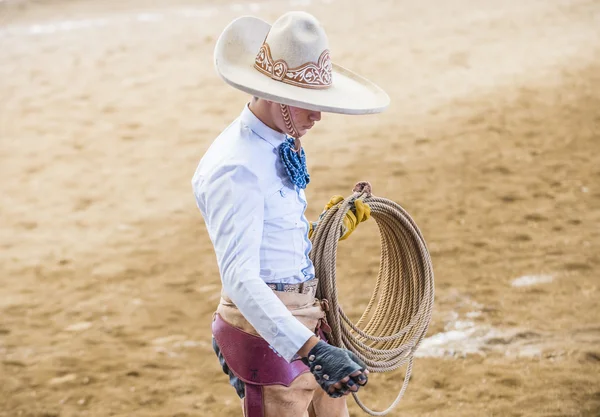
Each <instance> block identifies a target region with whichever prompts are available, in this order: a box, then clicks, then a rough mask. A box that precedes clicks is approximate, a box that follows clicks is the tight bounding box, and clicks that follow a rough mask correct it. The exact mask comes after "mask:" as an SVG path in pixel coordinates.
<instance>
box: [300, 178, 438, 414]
mask: <svg viewBox="0 0 600 417" xmlns="http://www.w3.org/2000/svg"><path fill="white" fill-rule="evenodd" d="M353 191H354V194H353V195H351V196H349V197H348V198H346V199H342V200H339V199H337V200H338V201H337V202H335V201H334V200H333V199H332V202H333V204H332V205H331V207H329V209H327V210H326V211H325V212H324V213H322V215H321V217H320V219H319V222H318V227H316V228H315V229H314V231H311V240H312V242H313V250H312V252H311V259H312V261H313V263H314V265H315V272H316V276H317V277H319V286H318V290H317V297H318V298H319V299H327V300H328V304H329V309H328V311H327V312H326V314H327V321H328V323H329V326H330V327H331V329H332V333H331V335H330V338H329V343H330V344H331V345H333V346H337V347H339V348H345V349H348V350H349V351H350V352H352V359H353V361H354V362H355V363H356V364H358V365H357V367H359V366H362V365H365V364H366V367H367V369H368V370H369V371H371V372H386V371H392V370H395V369H398V368H400V367H401V366H403V365H405V364H406V365H407V368H406V375H405V377H404V382H403V384H402V387H401V389H400V392H399V393H398V396H397V397H396V399H395V400H394V402H393V403H392V404H391V405H390V407H388V408H387V409H386V410H384V411H380V412H378V411H373V410H371V409H369V408H368V407H366V406H365V405H364V404H363V403H362V402H361V400H360V399H359V398H358V395H357V394H354V393H353V395H354V399H355V400H356V402H357V404H358V405H359V406H360V407H361V408H362V409H363V411H365V412H367V413H368V414H370V415H374V416H381V415H385V414H387V413H389V412H390V411H391V410H392V409H393V408H394V407H395V406H396V405H397V404H398V403H399V402H400V400H401V398H402V396H403V395H404V392H405V391H406V387H407V384H408V381H409V380H410V374H411V372H412V365H413V355H414V353H415V351H416V350H417V348H418V347H419V344H420V343H421V341H422V340H423V338H424V337H425V334H426V333H427V329H428V327H429V322H430V320H431V311H432V307H433V300H434V277H433V267H432V264H431V258H430V256H429V252H428V250H427V246H426V244H425V240H424V239H423V236H422V234H421V232H420V231H419V229H418V227H417V225H416V224H415V223H414V221H413V220H412V219H411V217H410V216H409V215H408V213H406V211H405V210H404V209H403V208H402V207H401V206H400V205H398V204H396V203H395V202H393V201H390V200H388V199H385V198H380V197H374V196H372V195H371V186H370V184H369V183H366V182H362V183H358V184H357V185H356V187H355V188H354V190H353ZM365 206H366V208H365ZM350 214H351V215H350ZM369 216H372V217H373V218H374V219H375V221H376V222H377V225H378V227H379V231H380V235H381V244H382V250H381V264H380V269H379V274H378V277H377V281H376V283H375V289H374V291H373V295H372V296H371V299H370V301H369V303H368V305H367V308H366V310H365V312H364V313H363V315H362V316H361V318H360V319H359V320H358V322H357V323H356V324H354V323H352V321H351V320H350V319H349V318H348V316H347V315H346V314H345V313H344V311H343V309H342V308H341V306H340V304H339V303H338V299H337V283H336V256H337V245H338V241H339V240H342V239H341V238H346V237H348V235H349V234H350V233H352V231H353V230H354V229H355V227H356V225H357V224H358V223H360V222H361V221H364V220H366V219H368V218H369ZM352 218H354V223H352ZM318 347H319V346H315V349H317V348H318ZM321 349H322V347H321ZM315 352H316V351H315ZM350 352H348V353H350ZM317 353H318V354H316V353H315V355H314V358H315V359H318V357H319V356H322V353H323V352H321V351H320V352H317ZM354 358H356V360H354ZM310 359H311V356H310V355H309V357H308V358H307V362H306V363H307V364H308V365H309V366H310V368H311V372H312V373H313V374H314V375H315V378H317V381H318V382H319V383H320V384H321V386H327V385H328V384H329V382H328V381H327V380H325V381H324V380H323V377H324V371H323V367H324V366H323V365H322V364H320V361H316V360H313V361H311V360H310ZM318 362H319V363H318ZM363 369H364V368H363ZM340 371H341V373H346V374H347V371H348V370H347V369H342V370H340ZM328 372H330V373H332V375H327V376H328V379H329V381H336V377H337V373H336V374H333V373H334V372H335V370H333V369H332V370H328ZM329 385H330V384H329Z"/></svg>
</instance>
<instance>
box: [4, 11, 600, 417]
mask: <svg viewBox="0 0 600 417" xmlns="http://www.w3.org/2000/svg"><path fill="white" fill-rule="evenodd" d="M291 9H302V10H307V11H309V12H311V13H313V14H315V15H316V16H317V17H318V18H319V19H320V20H321V21H322V22H323V24H324V25H325V27H326V29H327V31H328V34H329V38H330V43H331V49H332V56H333V59H334V61H336V62H338V63H339V64H341V65H344V66H347V67H349V68H352V69H354V70H355V71H357V72H359V73H361V74H364V75H365V76H367V77H369V78H371V79H372V80H373V81H375V82H377V83H378V84H380V85H381V86H382V87H383V88H385V89H386V90H387V91H388V92H389V94H390V96H391V98H392V104H391V106H390V108H389V110H388V111H387V112H385V113H383V114H381V115H372V116H358V117H351V116H341V115H326V114H324V115H323V116H324V117H323V120H322V121H321V122H320V124H318V125H317V126H316V127H315V128H314V129H313V131H312V132H311V133H310V135H309V136H307V138H306V140H304V141H303V143H304V145H305V148H306V151H307V154H308V165H309V169H310V172H311V174H312V182H311V185H310V186H309V188H308V189H307V196H308V199H309V208H308V211H307V216H308V217H309V218H310V219H314V218H315V217H316V216H317V214H318V213H319V212H320V210H321V207H322V206H323V204H324V203H325V202H326V201H327V200H328V199H329V197H330V196H331V195H333V194H344V195H347V194H349V192H350V190H351V188H352V186H353V185H354V183H355V182H356V181H358V180H369V181H371V183H372V184H373V187H374V193H375V194H377V195H380V196H384V197H387V198H390V199H392V200H395V201H397V202H398V203H400V204H401V205H402V206H403V207H405V208H406V209H407V210H408V212H409V213H410V214H411V216H412V217H413V218H414V220H415V221H416V222H417V224H418V225H419V227H420V228H421V230H422V231H423V233H424V236H425V238H426V240H427V242H428V245H429V248H430V250H431V254H432V259H433V263H434V271H435V277H436V303H435V311H434V315H433V320H432V323H431V327H430V330H429V333H428V338H427V339H425V341H424V342H423V345H422V347H421V349H420V350H419V352H418V358H417V359H416V362H415V367H414V375H413V378H412V380H411V382H410V384H409V387H408V390H407V392H406V396H405V399H404V400H403V401H402V402H401V404H400V406H399V407H398V408H397V409H396V410H395V411H394V412H393V413H392V414H391V415H392V416H436V417H437V416H460V417H467V416H468V417H479V416H502V417H503V416H515V417H516V416H527V417H529V416H532V417H533V416H535V417H537V416H547V417H550V416H552V417H559V416H586V417H592V416H600V321H599V319H600V306H599V300H600V290H599V285H600V277H599V271H600V2H599V1H597V0H529V1H523V0H484V1H476V0H446V1H442V0H437V1H434V0H423V1H419V2H416V1H408V0H401V1H399V0H394V1H392V0H384V1H377V2H373V1H371V2H360V1H351V2H350V1H342V0H328V1H326V0H312V1H309V0H304V1H300V0H297V1H293V2H290V1H271V2H266V3H247V2H242V3H233V2H225V1H223V2H209V1H206V0H199V1H196V2H192V1H187V2H184V1H178V0H177V1H167V0H156V1H151V0H147V1H144V0H135V1H127V2H125V1H116V0H110V1H84V0H79V1H77V0H73V1H66V0H55V1H53V0H45V1H44V0H39V1H17V0H4V1H0V97H1V101H0V178H1V180H0V288H1V290H0V295H1V297H0V359H1V362H0V416H3V417H4V416H7V417H8V416H10V417H13V416H15V417H16V416H23V417H58V416H60V417H67V416H140V417H150V416H155V417H159V416H161V417H163V416H168V417H184V416H189V417H191V416H203V417H213V416H214V417H216V416H231V417H233V416H240V415H241V413H240V409H239V403H238V401H237V399H236V396H235V394H234V391H233V389H232V388H230V387H229V386H228V384H227V380H226V378H225V377H224V375H222V373H221V371H220V369H219V366H218V363H217V361H216V359H215V357H214V354H213V352H212V349H211V346H210V331H209V329H210V320H211V315H212V312H213V311H214V309H215V307H216V304H217V302H218V297H219V290H220V281H219V277H218V273H217V268H216V263H215V257H214V253H213V251H212V247H211V245H210V241H209V239H208V236H207V233H206V230H205V228H204V224H203V220H202V218H201V216H200V213H199V211H198V210H197V209H196V206H195V202H194V198H193V195H192V191H191V185H190V180H191V177H192V174H193V172H194V170H195V167H196V164H197V163H198V161H199V159H200V158H201V156H202V155H203V152H204V151H205V150H206V149H207V147H208V146H209V144H210V142H211V141H212V140H213V139H214V138H215V137H216V135H218V133H219V132H220V131H221V130H222V129H223V128H224V127H226V125H227V124H228V123H229V122H230V121H231V120H233V119H234V118H235V117H237V115H238V114H239V112H240V111H241V109H242V106H243V105H244V103H245V102H246V100H247V97H246V96H245V95H244V94H242V93H240V92H237V91H235V90H233V89H231V88H229V87H227V86H226V85H225V84H224V83H223V82H222V81H221V80H220V79H219V78H218V76H217V75H216V73H215V71H214V69H213V65H212V49H213V46H214V43H215V40H216V37H217V36H218V35H219V33H220V31H221V30H222V28H223V27H224V26H225V25H226V24H227V23H228V22H229V21H230V20H232V19H233V18H234V17H236V16H239V15H242V14H254V15H257V16H260V17H263V18H265V19H267V20H269V21H273V20H274V19H276V18H277V17H278V16H279V15H280V14H282V13H284V12H285V11H288V10H291ZM365 253H366V254H367V257H368V258H367V259H368V260H367V261H366V262H364V261H360V262H359V261H357V259H358V258H359V257H360V258H362V257H363V256H364V254H365ZM378 257H379V240H378V237H377V228H376V225H375V223H374V222H373V223H366V224H365V225H364V226H361V228H360V230H358V231H357V232H356V233H355V235H353V237H352V238H351V239H350V240H348V241H346V242H344V243H343V244H342V245H341V248H340V255H339V274H338V276H339V277H341V278H340V279H341V281H342V284H341V285H342V288H341V293H342V294H341V299H342V303H343V305H344V306H345V309H346V310H347V311H349V312H350V313H351V314H352V315H354V316H356V315H357V314H358V313H359V312H360V311H361V310H362V309H363V308H364V306H365V304H366V302H367V300H368V294H369V293H370V291H371V290H372V286H373V283H374V279H375V276H376V274H377V270H378V265H379V258H378ZM402 375H403V373H402V372H397V373H393V374H385V375H375V376H374V377H373V378H372V379H371V381H370V383H369V386H368V387H367V388H366V389H364V393H363V394H362V398H363V399H364V401H365V402H366V403H367V404H368V405H370V406H372V407H374V408H376V409H382V408H384V407H387V405H388V404H389V403H390V402H391V401H392V400H393V398H394V397H395V394H396V392H397V390H398V389H399V388H400V386H401V384H402V378H403V377H402ZM350 402H351V404H352V405H351V415H352V416H353V417H358V416H361V415H363V414H362V412H361V411H360V410H359V409H358V408H357V407H356V405H354V403H353V401H352V400H350Z"/></svg>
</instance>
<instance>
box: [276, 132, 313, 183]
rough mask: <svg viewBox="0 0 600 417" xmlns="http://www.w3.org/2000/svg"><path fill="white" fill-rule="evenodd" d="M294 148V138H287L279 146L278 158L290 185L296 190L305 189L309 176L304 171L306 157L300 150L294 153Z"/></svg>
mask: <svg viewBox="0 0 600 417" xmlns="http://www.w3.org/2000/svg"><path fill="white" fill-rule="evenodd" d="M294 148H295V146H294V138H292V137H289V136H288V137H287V138H286V140H285V141H284V142H283V143H282V144H281V145H279V156H280V157H281V161H282V162H283V166H284V167H285V172H287V174H288V176H289V177H290V180H291V181H292V183H293V184H294V185H296V186H297V187H298V188H306V185H307V184H308V183H309V182H310V175H308V170H307V169H306V155H305V154H304V149H302V148H301V149H300V152H294Z"/></svg>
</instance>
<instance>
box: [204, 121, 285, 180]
mask: <svg viewBox="0 0 600 417" xmlns="http://www.w3.org/2000/svg"><path fill="white" fill-rule="evenodd" d="M277 157H278V155H277V150H276V149H274V148H273V147H272V146H271V145H270V144H269V143H268V142H266V141H265V140H263V139H261V138H260V137H258V136H257V135H256V134H255V133H253V132H252V131H251V130H250V129H248V128H247V127H246V126H244V125H243V123H241V121H240V119H239V118H237V119H235V120H234V121H233V122H232V123H231V124H230V125H229V126H227V128H225V129H224V130H223V131H222V132H221V133H220V134H219V135H218V136H217V137H216V139H215V140H214V141H213V142H212V144H211V145H210V147H209V148H208V150H207V151H206V153H205V154H204V156H203V157H202V158H201V160H200V163H199V165H198V168H197V170H196V174H195V177H198V176H202V177H204V178H205V179H210V178H216V177H222V176H235V175H239V174H240V173H246V174H248V175H251V176H254V177H256V178H257V179H258V180H259V181H268V180H269V179H270V177H272V176H273V175H276V173H275V164H276V160H277Z"/></svg>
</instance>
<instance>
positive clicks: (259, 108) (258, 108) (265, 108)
mask: <svg viewBox="0 0 600 417" xmlns="http://www.w3.org/2000/svg"><path fill="white" fill-rule="evenodd" d="M248 108H249V109H250V111H251V112H252V114H254V115H255V116H256V117H257V119H258V120H260V121H261V122H263V123H264V124H265V125H267V126H269V127H270V128H271V129H273V130H274V131H276V132H279V133H284V132H282V131H281V129H279V128H278V127H277V126H276V125H275V123H273V117H272V116H271V112H270V110H271V108H270V106H269V103H267V102H266V101H263V100H261V99H255V98H253V99H252V100H251V101H250V104H249V105H248Z"/></svg>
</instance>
